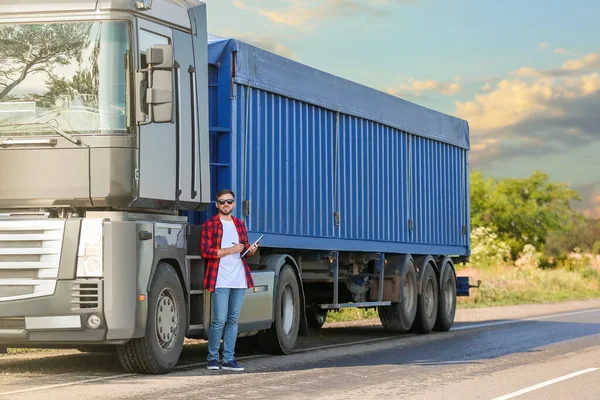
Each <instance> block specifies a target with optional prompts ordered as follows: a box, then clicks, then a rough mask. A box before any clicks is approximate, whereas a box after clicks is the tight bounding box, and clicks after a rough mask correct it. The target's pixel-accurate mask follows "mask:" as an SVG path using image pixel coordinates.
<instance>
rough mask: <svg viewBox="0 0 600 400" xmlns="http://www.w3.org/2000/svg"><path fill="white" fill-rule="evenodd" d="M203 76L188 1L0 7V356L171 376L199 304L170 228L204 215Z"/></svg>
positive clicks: (184, 246) (187, 261)
mask: <svg viewBox="0 0 600 400" xmlns="http://www.w3.org/2000/svg"><path fill="white" fill-rule="evenodd" d="M207 69H208V63H207V32H206V6H205V4H204V3H203V2H201V1H196V0H187V1H176V0H154V1H152V0H150V1H133V0H131V1H130V0H84V1H80V0H71V1H69V0H61V1H49V2H36V1H30V0H25V1H23V0H19V1H3V2H1V3H0V344H1V345H3V346H10V347H24V346H63V347H64V346H67V347H68V346H78V345H86V344H109V345H121V346H120V347H119V348H120V350H119V357H120V359H121V361H122V362H123V364H124V366H125V367H126V368H127V369H129V370H131V371H138V372H165V371H167V370H169V369H171V368H172V367H173V366H174V365H175V363H176V362H177V359H178V357H179V353H180V352H181V347H182V345H183V338H184V336H185V334H189V333H192V334H193V333H194V321H193V318H192V321H191V322H190V317H189V312H188V308H189V306H190V302H191V300H190V296H192V295H201V294H202V288H201V286H199V285H198V284H197V281H199V280H200V278H199V276H200V275H201V273H202V272H201V271H202V268H203V265H202V262H201V260H198V259H199V257H193V256H189V254H188V243H187V241H188V229H187V228H188V224H187V218H186V217H184V216H181V214H182V212H184V211H196V210H203V209H205V208H206V207H207V206H208V204H209V203H210V201H211V200H210V179H209V175H208V168H209V167H208V163H209V157H208V151H209V145H208V94H207V93H208V83H207V82H208V81H207V79H208V78H207V75H208V73H207ZM195 258H196V259H195ZM192 264H193V265H195V266H197V268H196V269H199V270H200V272H192V270H193V269H194V268H193V266H192ZM192 274H194V277H195V279H196V283H192V282H191V276H192ZM157 280H158V282H159V283H158V286H157V284H156V282H157ZM194 285H196V286H195V287H194ZM192 297H193V296H192ZM197 297H198V296H197ZM200 297H201V296H200ZM201 303H202V302H199V301H198V300H195V301H194V304H196V309H197V310H202V304H201ZM161 310H162V311H161ZM202 317H203V315H201V316H200V318H199V321H200V322H195V324H196V325H195V329H196V333H198V334H200V335H202V332H203V327H202V325H201V321H202ZM167 319H168V321H167ZM151 324H152V326H150V325H151ZM190 326H191V327H192V328H190ZM149 330H150V331H151V332H150V333H148V331H149ZM136 338H137V341H136V340H135V339H136ZM148 349H149V350H148ZM142 352H145V353H147V354H150V355H149V356H146V357H145V358H144V356H142V358H144V359H143V360H141V359H139V357H137V355H138V354H141V353H142Z"/></svg>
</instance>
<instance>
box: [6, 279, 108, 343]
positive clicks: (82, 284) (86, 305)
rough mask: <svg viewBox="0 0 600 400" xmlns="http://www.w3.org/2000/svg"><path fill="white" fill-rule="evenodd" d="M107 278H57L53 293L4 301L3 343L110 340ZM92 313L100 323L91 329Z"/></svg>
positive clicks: (98, 341) (99, 341)
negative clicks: (105, 296) (105, 294)
mask: <svg viewBox="0 0 600 400" xmlns="http://www.w3.org/2000/svg"><path fill="white" fill-rule="evenodd" d="M102 294H103V281H102V280H101V279H82V280H74V281H72V280H69V281H57V283H56V290H55V292H54V294H53V295H52V296H44V297H37V298H29V299H23V300H12V301H4V302H0V344H3V345H11V346H13V345H18V346H23V347H28V346H35V345H40V344H43V345H58V346H65V347H68V346H70V345H77V344H89V343H93V342H96V343H104V342H106V333H107V328H106V322H105V316H104V310H103V298H102ZM91 314H95V315H97V316H98V317H99V318H100V321H101V323H100V326H99V327H98V328H97V329H91V328H90V327H88V326H87V324H86V322H87V319H88V317H89V316H90V315H91Z"/></svg>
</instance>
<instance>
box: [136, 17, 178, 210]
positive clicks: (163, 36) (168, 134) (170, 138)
mask: <svg viewBox="0 0 600 400" xmlns="http://www.w3.org/2000/svg"><path fill="white" fill-rule="evenodd" d="M172 42H173V31H172V29H170V28H168V27H165V26H163V25H159V24H156V23H153V22H150V21H146V20H143V19H138V29H137V43H138V69H145V68H147V62H146V51H147V49H149V48H150V47H152V45H155V44H172ZM138 132H139V141H138V143H139V155H138V157H139V171H137V174H136V175H137V176H136V178H137V180H138V184H139V200H138V205H140V206H143V205H144V203H148V202H150V201H153V202H152V203H154V202H156V201H159V202H160V201H165V202H174V201H175V195H176V193H175V192H176V179H175V176H176V152H177V149H176V125H175V119H174V120H173V122H172V123H160V124H155V123H150V124H145V125H141V126H140V127H139V131H138ZM148 205H149V204H148Z"/></svg>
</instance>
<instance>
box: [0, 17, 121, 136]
mask: <svg viewBox="0 0 600 400" xmlns="http://www.w3.org/2000/svg"><path fill="white" fill-rule="evenodd" d="M128 26H129V25H128V24H127V23H126V22H116V21H115V22H75V23H45V24H18V25H16V24H4V25H0V137H7V136H11V137H12V136H21V135H56V134H57V133H56V129H59V130H60V131H62V132H65V133H67V134H79V133H81V134H97V133H104V134H125V133H128V132H129V123H128V120H129V118H128V117H129V115H128V114H129V112H130V110H129V108H128V106H127V98H128V92H129V87H128V82H129V79H128V76H129V66H130V47H129V28H128ZM53 128H56V129H53Z"/></svg>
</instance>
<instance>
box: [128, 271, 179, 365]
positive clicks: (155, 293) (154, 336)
mask: <svg viewBox="0 0 600 400" xmlns="http://www.w3.org/2000/svg"><path fill="white" fill-rule="evenodd" d="M186 319H187V315H186V308H185V299H184V297H183V289H182V288H181V283H180V281H179V277H178V276H177V273H176V272H175V270H174V269H173V267H172V266H171V265H169V264H166V263H159V264H158V266H157V268H156V273H155V274H154V277H153V278H152V284H151V286H150V292H149V293H148V319H147V322H146V334H145V336H144V337H142V338H136V339H132V340H130V341H128V342H127V343H125V344H124V345H121V346H118V347H117V355H118V357H119V361H120V362H121V364H122V365H123V368H125V370H127V371H129V372H133V373H143V374H164V373H167V372H169V371H171V370H172V369H173V367H175V365H177V362H178V361H179V356H180V355H181V351H182V349H183V340H184V338H185V324H186ZM161 330H162V331H161Z"/></svg>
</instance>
